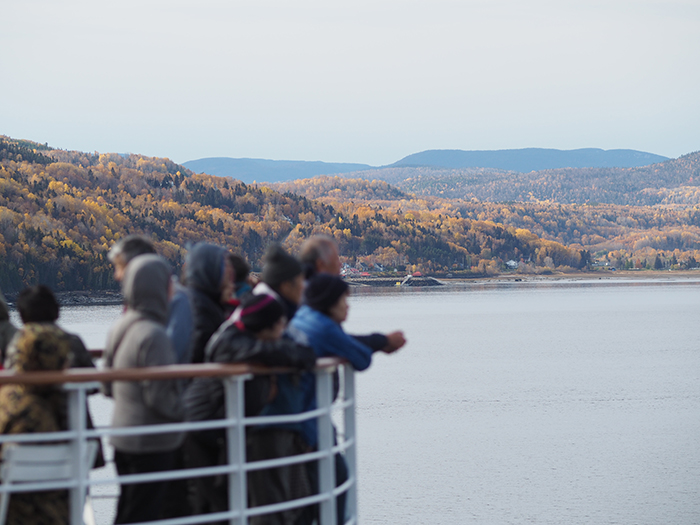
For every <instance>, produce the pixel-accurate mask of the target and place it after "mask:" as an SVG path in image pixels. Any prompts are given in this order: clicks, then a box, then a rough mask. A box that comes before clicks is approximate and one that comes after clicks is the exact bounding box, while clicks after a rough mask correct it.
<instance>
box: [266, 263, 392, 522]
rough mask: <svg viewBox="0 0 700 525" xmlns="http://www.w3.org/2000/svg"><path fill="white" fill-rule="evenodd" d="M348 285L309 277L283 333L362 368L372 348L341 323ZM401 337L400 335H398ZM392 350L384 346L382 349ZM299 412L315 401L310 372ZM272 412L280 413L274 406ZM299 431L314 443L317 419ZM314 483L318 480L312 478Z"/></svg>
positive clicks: (342, 472)
mask: <svg viewBox="0 0 700 525" xmlns="http://www.w3.org/2000/svg"><path fill="white" fill-rule="evenodd" d="M348 295H349V287H348V284H347V283H346V282H345V281H343V279H341V278H340V277H337V276H335V275H328V274H318V275H315V276H313V277H312V278H311V279H310V280H309V281H308V282H307V284H306V288H305V289H304V304H303V306H302V307H301V308H300V309H299V311H297V314H296V315H295V316H294V319H292V321H291V323H290V325H289V328H288V330H287V333H288V334H289V335H290V336H291V337H292V338H293V339H294V340H295V341H297V342H298V343H299V344H305V345H309V346H310V347H311V348H313V349H314V352H315V353H316V357H319V358H321V357H340V358H342V359H346V360H347V361H348V362H349V363H350V365H351V366H352V367H353V368H354V369H355V370H365V369H367V368H368V367H369V366H370V364H371V363H372V353H373V350H372V348H370V347H368V346H366V345H364V344H362V343H361V342H360V341H358V340H357V339H356V338H355V337H352V336H350V335H348V334H346V333H345V331H344V330H343V328H342V326H341V323H342V322H343V321H345V320H346V319H347V316H348V310H349V306H348V302H347V299H348ZM402 338H403V336H402ZM394 351H396V350H395V349H393V348H391V347H387V348H386V349H385V350H384V352H386V353H391V352H394ZM301 390H302V399H303V401H304V403H305V404H304V406H303V411H304V412H306V411H310V410H314V409H316V407H317V402H316V380H315V377H314V376H312V375H309V376H305V377H304V378H302V384H301ZM271 412H272V413H281V412H283V409H282V407H275V410H274V411H271ZM301 426H302V433H303V435H304V439H305V440H306V442H307V443H308V445H309V447H311V448H316V447H317V446H318V422H317V420H316V419H309V420H306V421H303V422H302V424H301ZM309 472H310V474H311V476H312V479H314V478H316V473H317V470H316V465H315V464H310V468H309ZM335 473H336V485H337V486H339V485H341V484H343V483H344V482H345V481H346V480H347V477H348V469H347V465H346V463H345V460H344V458H343V456H342V455H340V454H336V456H335ZM315 485H316V486H318V481H315ZM336 511H337V514H338V518H337V519H338V523H339V524H341V523H345V494H341V495H340V496H338V498H337V501H336Z"/></svg>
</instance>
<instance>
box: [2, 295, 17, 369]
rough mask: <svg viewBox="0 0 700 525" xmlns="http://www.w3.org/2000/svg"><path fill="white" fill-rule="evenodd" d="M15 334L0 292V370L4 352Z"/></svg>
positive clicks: (5, 303) (15, 329)
mask: <svg viewBox="0 0 700 525" xmlns="http://www.w3.org/2000/svg"><path fill="white" fill-rule="evenodd" d="M15 333H17V328H15V325H13V324H12V321H10V312H9V309H8V308H7V302H6V301H5V296H4V295H2V292H0V358H1V359H2V360H1V361H0V368H2V363H4V362H5V352H6V350H7V347H8V345H9V344H10V341H12V338H13V337H14V335H15Z"/></svg>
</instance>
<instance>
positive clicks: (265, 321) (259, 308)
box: [238, 294, 287, 340]
mask: <svg viewBox="0 0 700 525" xmlns="http://www.w3.org/2000/svg"><path fill="white" fill-rule="evenodd" d="M240 308H241V310H240V313H241V315H240V320H239V321H238V327H239V328H241V329H243V330H246V331H248V332H250V333H252V334H253V335H254V336H255V337H256V338H258V339H266V340H273V339H279V338H280V337H282V332H284V328H285V326H286V325H287V318H286V316H285V309H284V306H282V305H281V304H280V303H279V301H277V299H275V298H274V297H272V296H271V295H267V294H260V295H249V296H248V297H246V298H245V299H244V300H243V302H242V303H241V306H240Z"/></svg>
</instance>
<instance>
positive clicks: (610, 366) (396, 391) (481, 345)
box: [61, 281, 700, 524]
mask: <svg viewBox="0 0 700 525" xmlns="http://www.w3.org/2000/svg"><path fill="white" fill-rule="evenodd" d="M699 307H700V281H697V282H696V281H684V282H677V283H673V282H665V283H659V282H656V283H650V282H639V283H611V282H607V283H606V282H603V283H599V282H597V281H596V282H590V283H569V284H542V283H538V284H535V285H528V284H491V285H468V286H464V287H461V288H451V289H446V288H440V289H422V290H415V289H413V290H388V291H387V290H374V291H370V292H368V293H361V292H358V293H356V294H355V295H354V296H353V298H352V301H351V311H350V319H349V320H348V322H347V323H346V329H347V330H348V331H349V332H351V333H352V332H355V333H363V332H368V331H389V330H393V329H399V328H400V329H403V330H404V331H405V332H406V335H407V337H408V339H409V344H408V345H407V346H406V347H405V349H403V350H402V351H401V352H399V353H397V354H395V355H391V356H387V355H378V356H377V357H376V358H375V362H374V363H373V365H372V367H371V368H370V369H369V370H368V371H366V372H363V373H361V374H359V376H358V442H359V445H358V446H359V459H358V461H359V501H360V521H361V523H363V524H367V523H382V524H385V523H395V524H404V523H417V524H423V523H436V524H463V523H474V524H510V523H539V524H561V523H573V524H584V523H590V524H698V523H700V497H699V492H700V443H699V440H700V344H699V343H700V323H698V317H699V316H700V308H699ZM119 313H120V308H114V307H101V308H93V309H85V308H74V309H70V308H66V309H65V310H63V311H62V318H61V322H62V324H63V326H64V327H66V328H67V329H70V330H73V331H76V332H78V333H80V334H81V335H82V336H83V337H84V338H85V340H86V342H87V344H88V346H90V347H93V348H95V347H102V346H103V345H104V341H105V334H106V330H107V328H108V327H109V325H110V324H111V323H112V322H113V320H114V319H115V318H116V317H117V316H118V315H119ZM92 406H93V407H94V408H95V409H96V410H99V411H101V412H105V408H104V407H105V406H108V405H107V404H105V403H104V402H98V403H93V405H92ZM99 417H100V415H98V418H99ZM102 417H107V416H106V414H104V413H103V414H102Z"/></svg>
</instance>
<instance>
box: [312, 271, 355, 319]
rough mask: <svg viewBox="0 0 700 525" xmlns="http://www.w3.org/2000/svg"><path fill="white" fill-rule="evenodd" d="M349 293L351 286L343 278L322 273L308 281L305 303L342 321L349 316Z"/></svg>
mask: <svg viewBox="0 0 700 525" xmlns="http://www.w3.org/2000/svg"><path fill="white" fill-rule="evenodd" d="M348 295H350V287H349V286H348V283H346V282H345V281H343V279H341V278H340V277H338V276H336V275H329V274H327V273H320V274H318V275H314V276H313V277H312V278H311V279H309V281H308V282H307V283H306V288H305V290H304V304H306V305H307V306H309V307H310V308H313V309H314V310H317V311H319V312H321V313H322V314H325V315H327V316H328V317H330V318H331V319H333V320H334V321H335V322H337V323H342V322H343V321H345V319H347V317H348V309H349V306H348V301H347V299H348Z"/></svg>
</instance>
